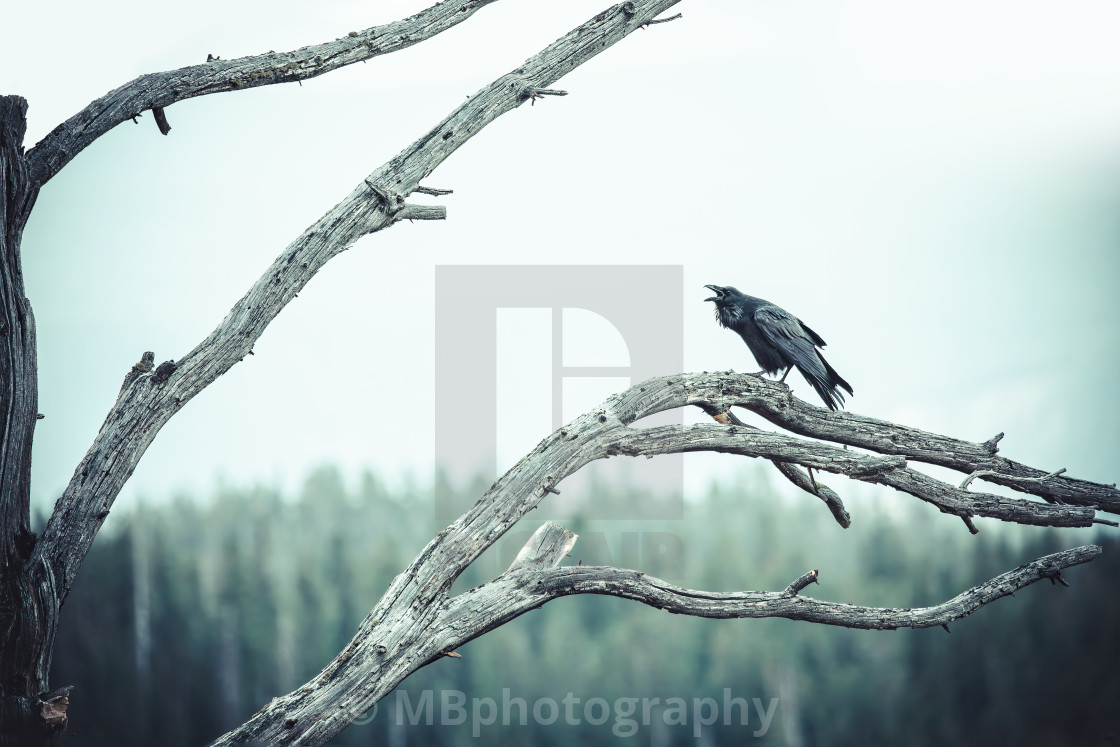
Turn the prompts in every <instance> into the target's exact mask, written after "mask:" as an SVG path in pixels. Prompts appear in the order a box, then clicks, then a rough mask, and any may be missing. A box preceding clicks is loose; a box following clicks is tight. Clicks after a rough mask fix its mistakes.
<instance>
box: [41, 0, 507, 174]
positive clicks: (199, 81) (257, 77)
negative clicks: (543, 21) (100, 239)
mask: <svg viewBox="0 0 1120 747" xmlns="http://www.w3.org/2000/svg"><path fill="white" fill-rule="evenodd" d="M493 2H496V0H443V1H442V2H438V3H436V4H435V5H433V6H431V7H430V8H427V9H425V10H422V11H420V12H419V13H417V14H415V15H413V16H409V17H408V18H403V19H401V20H398V21H393V22H392V23H387V24H384V25H382V26H373V27H371V28H368V29H365V30H363V31H351V32H348V33H347V34H346V35H345V36H343V37H342V38H340V39H335V40H334V41H329V42H324V43H322V44H314V45H311V46H308V47H302V48H300V49H297V50H294V51H291V52H267V53H265V54H259V55H251V56H248V57H240V58H238V59H234V60H222V59H212V58H211V59H208V60H207V61H206V62H200V63H199V64H197V65H190V66H188V67H181V68H179V69H177V70H168V71H166V72H160V73H148V74H146V75H141V76H140V77H139V78H136V79H135V80H132V81H129V82H128V83H125V84H124V85H123V86H120V87H119V88H116V89H114V90H112V91H110V92H109V93H107V94H105V95H104V96H102V97H101V98H99V99H97V100H95V101H92V102H90V104H89V105H88V106H86V107H85V108H84V109H82V110H81V111H80V112H78V113H77V114H75V115H74V116H72V117H70V118H69V119H67V120H66V121H65V122H63V123H61V124H60V125H58V127H56V128H55V129H54V130H52V131H51V132H50V133H49V134H48V135H47V136H46V137H44V138H43V139H42V140H41V141H40V142H39V143H38V144H37V145H35V147H33V148H32V149H31V150H29V151H28V152H27V160H28V163H29V165H30V169H31V176H32V178H33V179H34V181H35V183H36V184H37V185H39V186H42V185H43V184H45V183H46V182H47V181H48V180H49V179H50V178H51V177H53V176H54V175H55V174H57V173H58V172H59V171H60V170H61V169H62V168H63V167H64V166H66V164H68V163H69V162H70V161H71V160H72V159H73V158H74V156H76V155H78V154H79V153H81V152H82V151H83V150H85V148H86V147H88V146H89V145H90V144H91V143H93V142H94V141H95V140H97V138H99V137H101V136H102V135H104V134H105V133H106V132H108V131H109V130H111V129H113V128H114V127H116V126H117V125H119V124H121V123H122V122H126V121H129V120H132V119H134V118H135V117H137V116H138V115H140V114H141V113H142V112H144V111H147V110H151V111H152V113H153V116H155V117H156V120H157V124H159V129H160V132H162V133H163V134H164V135H166V134H168V132H169V131H170V130H171V127H170V125H168V124H167V119H166V116H165V115H164V109H165V108H166V107H168V106H170V105H171V104H173V103H175V102H176V101H183V100H185V99H190V98H194V97H196V96H206V95H209V94H212V93H223V92H227V91H240V90H245V89H249V88H256V87H258V86H267V85H274V84H276V83H295V82H297V81H301V80H307V79H309V78H314V77H316V76H319V75H323V74H324V73H329V72H331V71H332V70H337V69H339V68H341V67H345V66H347V65H353V64H354V63H356V62H365V61H366V60H370V59H373V58H374V57H377V56H379V55H383V54H389V53H391V52H396V51H398V50H401V49H405V48H407V47H411V46H412V45H414V44H418V43H420V42H422V41H424V40H426V39H430V38H432V37H433V36H435V35H436V34H439V33H442V32H443V31H446V30H447V29H449V28H451V27H453V26H455V25H457V24H459V23H462V22H463V21H465V20H467V19H468V18H470V17H471V16H472V15H474V14H475V12H477V11H478V10H479V9H481V8H484V7H485V6H487V5H490V4H491V3H493ZM199 56H200V57H201V55H199Z"/></svg>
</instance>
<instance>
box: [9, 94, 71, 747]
mask: <svg viewBox="0 0 1120 747" xmlns="http://www.w3.org/2000/svg"><path fill="white" fill-rule="evenodd" d="M26 115H27V102H26V101H25V100H24V99H23V98H21V97H19V96H0V307H2V308H0V337H2V340H3V344H2V347H0V398H2V401H0V438H2V448H0V553H2V555H3V560H2V562H3V569H2V576H0V721H3V724H4V727H3V729H2V730H0V740H3V743H5V744H17V743H18V744H45V743H48V742H49V741H50V739H51V737H52V735H53V734H54V733H55V732H56V729H57V728H59V727H61V726H62V725H64V724H65V715H64V714H65V702H64V701H65V694H63V693H54V694H48V693H46V692H45V691H46V690H47V675H48V674H49V670H50V664H51V647H52V645H53V642H54V627H55V622H56V615H57V612H58V606H59V600H58V597H57V595H56V594H55V589H54V579H53V571H52V569H51V568H50V567H48V566H46V565H40V564H35V563H32V562H30V560H31V557H32V551H33V549H34V547H35V535H34V534H33V533H32V532H31V514H30V497H31V441H32V437H33V436H34V432H35V420H36V418H37V415H38V410H37V403H38V382H37V378H36V372H35V317H34V316H33V314H32V313H31V304H30V303H29V302H28V300H27V297H26V296H25V295H24V288H23V270H22V267H21V264H20V243H21V242H22V240H23V229H24V227H25V226H26V225H27V219H28V217H29V216H30V215H31V208H32V206H33V205H34V204H35V197H36V195H37V194H38V192H39V189H38V186H37V185H36V184H35V183H34V181H33V180H32V179H31V173H30V168H29V165H28V162H27V159H26V158H25V156H24V150H23V136H24V133H25V132H26V129H27V119H26ZM60 709H61V714H63V715H61V716H59V715H58V713H59V710H60Z"/></svg>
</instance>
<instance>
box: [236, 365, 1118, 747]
mask: <svg viewBox="0 0 1120 747" xmlns="http://www.w3.org/2000/svg"><path fill="white" fill-rule="evenodd" d="M758 381H759V379H757V377H754V376H749V375H747V376H744V375H740V374H731V373H727V374H682V375H680V376H671V377H662V378H656V379H650V380H649V381H646V382H643V383H642V384H639V385H637V386H633V387H631V388H630V389H628V390H626V391H624V392H621V393H620V394H616V395H614V396H612V397H609V398H608V399H607V400H606V401H605V402H604V403H603V404H602V405H601V406H600V407H598V408H596V409H595V410H592V411H590V412H587V413H584V414H583V415H581V416H580V417H578V418H576V419H575V420H573V421H572V422H571V423H568V424H567V425H565V426H564V427H563V428H561V429H559V430H557V431H556V432H555V433H553V434H552V435H550V436H548V437H547V438H545V439H544V440H542V441H541V442H540V443H539V444H538V445H537V446H536V448H535V449H533V451H532V452H531V453H529V454H528V455H526V456H525V457H524V458H523V459H521V461H519V462H518V463H517V465H515V466H514V467H513V468H512V469H510V470H509V471H508V472H507V473H506V474H505V475H503V476H502V477H501V478H500V479H499V480H498V481H497V482H495V483H494V484H493V485H492V486H491V487H490V489H489V490H487V491H486V493H485V494H484V495H483V496H482V498H481V499H480V500H479V501H478V502H477V503H475V505H474V506H473V507H471V509H470V510H468V511H467V512H466V513H465V514H463V515H462V516H460V517H459V518H458V519H457V520H456V521H455V523H453V524H452V525H451V526H449V527H447V528H446V529H444V530H443V531H442V532H440V533H439V534H438V535H437V536H436V537H435V538H433V539H432V541H431V542H429V543H428V545H427V546H426V547H425V548H424V549H423V551H422V552H421V553H420V554H419V555H418V556H417V557H416V558H415V559H414V560H413V561H412V563H411V564H409V566H408V568H407V569H405V571H404V572H403V573H402V574H401V575H399V576H397V578H396V579H395V580H394V581H393V583H392V585H391V586H390V588H389V590H388V591H387V592H386V593H385V595H384V596H383V597H382V598H381V600H380V601H379V602H378V603H377V605H376V606H375V607H374V608H373V610H372V611H371V612H370V614H369V615H368V616H367V617H366V619H365V620H364V621H363V622H362V624H361V626H359V628H358V631H357V633H356V635H355V636H354V638H353V640H351V642H350V644H349V645H348V646H347V647H346V649H345V650H344V651H343V652H342V653H341V654H339V656H338V657H336V658H335V660H334V661H332V662H331V663H330V664H328V665H327V667H326V668H324V669H323V671H322V672H321V673H320V674H319V675H318V676H317V677H316V678H315V679H313V680H312V681H310V682H308V683H307V684H305V685H304V686H303V687H301V688H300V689H298V690H296V691H294V692H292V693H289V694H288V695H285V696H283V697H280V698H277V699H275V700H273V701H272V702H271V703H269V704H268V705H266V706H265V707H264V708H262V709H261V710H260V711H259V712H258V713H257V714H256V715H255V716H254V717H253V719H252V720H250V721H249V722H248V723H246V724H245V725H244V726H242V727H240V728H239V729H237V730H236V731H234V732H230V733H229V734H226V735H224V736H223V737H222V738H221V739H219V740H218V742H216V744H236V743H239V742H243V741H250V740H263V741H269V742H272V741H279V742H280V743H285V744H288V743H293V744H294V743H299V744H303V743H316V742H318V741H321V740H322V739H325V738H328V737H329V736H331V735H333V734H335V733H337V732H338V731H339V730H341V729H342V728H344V727H345V726H346V724H348V723H350V722H351V721H353V719H355V718H356V717H357V716H358V715H360V714H361V713H363V712H365V711H366V710H367V709H369V708H370V707H371V706H372V705H373V704H374V703H376V702H377V701H378V700H379V699H380V698H382V697H384V696H385V695H386V694H387V693H389V692H390V691H391V690H392V689H393V688H394V687H396V686H397V685H398V684H399V683H400V682H401V681H402V680H403V679H404V678H406V677H407V676H408V675H410V674H411V673H412V672H414V671H415V670H416V669H418V668H419V667H421V666H424V665H425V664H427V663H430V662H432V661H435V660H437V659H440V658H442V657H444V656H446V655H447V652H449V651H452V650H453V649H454V648H455V647H457V646H459V645H462V644H463V643H465V642H466V641H469V640H471V639H472V638H474V637H477V636H478V635H482V634H483V633H485V632H487V631H488V630H492V629H494V628H496V627H498V626H500V625H501V624H503V623H504V622H508V621H509V620H511V619H513V618H514V617H516V616H518V615H520V614H523V613H524V612H527V611H528V610H530V609H533V608H535V607H538V606H540V605H541V604H543V603H545V602H547V601H548V600H550V599H553V598H556V597H558V596H564V595H567V594H586V593H594V594H611V595H614V596H621V597H627V598H632V599H637V600H639V601H643V602H645V603H647V604H653V605H654V606H659V607H662V608H665V609H670V610H673V611H676V612H680V613H682V614H691V615H700V616H707V617H791V618H795V619H804V620H811V621H814V622H825V623H828V624H833V625H847V626H850V627H866V628H896V627H905V626H910V627H924V626H928V625H940V624H945V623H947V622H949V621H951V620H954V619H957V618H959V617H962V616H964V615H966V614H969V613H970V612H972V611H973V610H975V609H976V608H977V607H979V606H980V605H982V604H986V603H987V602H989V601H991V600H993V599H996V598H998V597H1000V596H1003V595H1005V594H1007V593H1010V591H1013V590H1014V589H1016V588H1020V587H1021V586H1024V585H1026V584H1028V583H1031V582H1033V581H1036V580H1038V579H1039V578H1058V576H1059V575H1060V574H1059V571H1060V570H1061V568H1064V567H1067V566H1069V565H1076V564H1078V563H1083V562H1086V561H1087V560H1090V559H1091V558H1092V557H1095V556H1096V554H1097V553H1099V552H1100V549H1099V548H1096V547H1093V546H1087V547H1084V548H1078V549H1077V550H1071V551H1067V552H1066V553H1058V554H1056V555H1052V556H1047V557H1046V558H1042V559H1040V560H1038V561H1035V562H1034V563H1032V564H1028V565H1026V566H1023V567H1022V568H1019V569H1017V570H1016V571H1012V572H1011V573H1009V574H1004V575H1003V576H1000V577H998V578H996V579H993V580H992V581H990V582H988V583H987V584H983V585H981V586H978V587H976V588H975V589H972V590H970V591H968V592H966V593H965V594H963V595H960V596H958V597H956V598H955V599H953V600H950V601H949V602H946V603H945V604H943V605H939V606H937V607H931V608H924V609H919V610H896V609H876V608H865V607H855V606H853V605H840V604H834V603H831V602H821V601H818V600H814V599H809V598H805V597H800V596H798V595H797V592H798V591H800V590H801V588H802V587H803V586H804V584H806V583H808V582H809V580H807V579H809V576H808V575H807V576H803V577H802V578H801V579H798V580H797V581H795V582H794V583H793V584H791V585H790V586H789V587H787V589H786V590H784V591H782V592H744V593H739V594H715V593H710V592H699V591H692V590H688V589H681V588H679V587H674V586H671V585H669V584H666V583H665V582H663V581H660V580H658V579H651V578H647V577H644V576H642V575H641V574H639V573H636V572H633V571H620V570H618V569H614V568H605V569H604V568H589V567H583V566H577V567H574V568H572V567H568V568H559V569H553V570H548V568H551V567H552V566H555V565H556V564H557V563H558V562H559V559H560V558H561V557H562V556H563V554H565V553H566V552H567V551H568V549H569V548H570V542H571V541H574V537H573V536H571V535H570V533H569V534H564V530H562V529H561V528H559V527H554V526H552V527H550V526H549V525H546V527H542V530H541V531H539V532H538V534H537V535H534V538H533V539H532V540H530V542H529V543H528V544H527V545H526V548H525V549H524V550H523V552H522V554H521V555H519V556H518V560H517V561H515V562H514V564H513V565H512V566H511V567H510V570H509V571H507V572H506V573H505V574H503V575H502V576H501V577H499V578H498V579H496V580H495V581H493V582H491V583H489V584H485V585H483V586H481V587H478V588H477V589H474V590H472V591H469V592H465V593H464V594H461V595H459V596H457V597H455V598H454V599H452V598H450V596H449V592H450V588H451V585H452V584H453V583H454V581H455V579H456V578H458V577H459V575H460V574H462V572H463V571H464V570H465V569H466V568H467V566H469V565H470V564H471V563H472V562H474V560H476V559H477V558H478V557H479V556H480V555H481V554H482V553H483V552H484V551H485V550H486V549H487V548H489V547H490V546H492V545H493V544H494V543H495V542H496V541H497V540H498V539H499V538H500V537H502V536H503V535H504V534H505V533H506V532H507V531H509V529H510V528H512V527H513V525H514V524H515V523H516V522H517V521H518V520H519V519H521V518H522V517H524V516H525V515H526V514H527V513H528V512H529V511H531V510H532V509H534V508H535V507H536V506H537V505H538V504H539V503H540V502H541V501H542V500H544V498H545V497H546V496H547V495H549V494H550V493H554V492H555V491H556V485H557V483H559V482H560V481H561V480H563V479H564V478H565V477H567V476H569V475H571V474H573V473H575V472H576V471H578V470H579V469H581V468H582V467H583V466H585V465H586V464H588V463H589V462H591V461H593V460H596V459H603V458H607V457H609V456H612V455H616V454H624V453H625V454H643V455H646V454H654V453H669V452H679V451H695V450H710V451H731V452H734V453H741V454H747V455H751V456H759V457H764V458H767V459H771V460H776V461H779V462H782V463H786V464H789V463H794V462H796V463H801V464H806V465H811V466H813V467H816V468H820V469H829V470H833V471H837V472H842V473H845V474H849V475H851V476H853V477H856V478H857V479H872V478H876V479H877V478H884V479H883V481H884V484H892V485H893V486H896V487H898V488H899V489H902V490H908V491H913V492H915V494H917V495H919V496H920V497H922V498H923V499H926V500H931V501H932V502H938V501H940V503H938V505H939V506H941V507H942V510H947V511H949V512H950V513H957V514H960V515H969V514H972V513H976V514H980V515H991V516H996V517H998V518H1001V519H1004V520H1007V521H1023V522H1027V523H1057V524H1067V525H1068V524H1070V523H1075V522H1076V523H1079V524H1081V523H1085V522H1086V521H1091V520H1092V515H1093V512H1092V510H1091V509H1088V508H1086V507H1077V506H1050V505H1047V504H1044V503H1037V502H1031V501H1015V500H1014V499H1004V498H999V497H996V496H984V495H982V494H974V493H969V492H967V491H962V490H960V489H959V488H956V487H954V486H950V485H946V484H943V483H938V482H937V481H934V480H932V478H925V479H928V480H930V481H931V482H932V483H933V484H932V485H927V484H924V483H920V482H918V481H920V480H921V479H922V478H924V477H925V476H924V475H921V474H920V473H913V474H912V475H911V474H910V472H911V471H910V470H907V469H906V468H905V461H906V460H905V458H904V457H902V456H899V455H894V454H891V455H886V456H877V455H868V454H863V453H859V452H856V451H854V450H846V449H841V448H837V447H835V446H831V445H827V444H819V443H812V442H807V441H802V440H801V439H797V438H793V437H790V436H786V435H783V434H772V433H766V432H764V431H761V430H759V429H754V428H751V429H744V428H736V427H735V426H711V425H695V426H687V427H681V426H670V427H656V428H647V429H639V428H633V427H631V425H632V424H633V423H634V422H635V421H637V420H639V419H640V418H643V417H645V416H647V415H651V414H653V413H655V412H660V411H662V410H664V409H667V408H668V407H669V406H673V405H672V404H670V403H676V405H677V406H685V405H694V404H698V403H700V402H705V403H707V404H709V405H712V404H716V405H718V402H717V400H720V401H723V400H726V399H727V398H729V397H732V396H733V395H734V396H738V395H736V394H735V393H737V392H740V391H742V390H744V389H749V388H750V387H751V386H754V385H755V383H756V382H758ZM764 383H768V382H764ZM783 389H784V388H783ZM775 399H776V400H777V401H776V402H772V403H771V404H772V405H773V406H774V407H776V408H781V407H784V406H787V400H791V399H792V398H790V397H789V394H788V390H785V391H783V392H781V393H780V394H779V395H778V396H777V397H776V398H775ZM887 476H893V477H892V478H891V479H892V480H893V481H894V482H893V483H891V482H886V480H885V478H886V477H887ZM916 482H917V483H918V484H915V483H916ZM946 491H947V492H946ZM954 491H955V492H954ZM954 501H956V502H955V503H954ZM1032 512H1036V513H1032ZM1038 517H1043V519H1039V520H1038V521H1036V519H1038ZM1063 517H1064V518H1063ZM542 532H543V534H542ZM810 580H811V579H810Z"/></svg>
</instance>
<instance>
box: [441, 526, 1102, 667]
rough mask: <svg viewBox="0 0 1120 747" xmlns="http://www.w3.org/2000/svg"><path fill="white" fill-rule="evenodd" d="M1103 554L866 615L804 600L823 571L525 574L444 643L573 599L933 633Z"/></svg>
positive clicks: (466, 604) (507, 582)
mask: <svg viewBox="0 0 1120 747" xmlns="http://www.w3.org/2000/svg"><path fill="white" fill-rule="evenodd" d="M1100 554H1101V548H1100V547H1099V546H1098V545H1083V546H1081V547H1075V548H1073V549H1070V550H1063V551H1061V552H1056V553H1053V554H1051V555H1046V556H1044V557H1041V558H1038V559H1037V560H1034V561H1031V562H1030V563H1026V564H1024V565H1021V566H1019V567H1018V568H1016V569H1014V570H1011V571H1008V572H1006V573H1003V574H1000V575H999V576H996V577H995V578H993V579H991V580H989V581H985V582H984V583H982V584H979V585H977V586H974V587H972V588H971V589H968V590H967V591H964V592H962V593H960V594H958V595H957V596H955V597H953V598H952V599H949V600H947V601H945V602H942V603H941V604H938V605H934V606H932V607H916V608H898V607H861V606H857V605H854V604H842V603H837V602H826V601H822V600H819V599H813V598H812V597H805V596H799V595H798V593H797V592H798V591H800V590H801V589H803V588H804V587H805V586H807V585H809V584H810V583H813V582H817V573H816V572H815V571H810V572H809V573H806V574H805V575H804V576H801V577H800V578H799V579H798V580H797V581H795V582H794V583H792V584H790V585H789V586H788V587H786V589H784V590H783V591H739V592H711V591H697V590H694V589H684V588H681V587H679V586H676V585H674V584H670V583H668V582H665V581H662V580H661V579H659V578H655V577H653V576H647V575H645V574H644V573H641V572H639V571H632V570H622V569H620V568H611V567H607V566H587V565H579V566H565V567H563V568H554V569H540V570H518V571H517V572H507V573H504V574H502V575H501V576H499V577H498V578H497V579H495V580H494V581H491V582H490V583H487V584H483V585H482V586H479V587H477V588H475V589H472V590H470V591H468V592H464V593H463V594H460V595H459V596H457V597H455V599H453V600H452V602H451V604H450V605H449V606H448V608H447V611H446V613H445V620H444V622H443V623H442V625H441V626H440V630H446V631H449V632H448V633H447V637H446V638H445V639H444V640H447V639H450V640H451V642H452V645H454V646H461V645H462V644H463V643H466V642H467V641H469V640H472V639H473V638H477V637H478V636H480V635H482V634H484V633H486V632H488V631H490V630H493V629H494V628H496V627H500V626H501V625H503V624H505V623H506V622H509V621H510V620H512V619H514V618H516V617H518V616H520V615H522V614H524V613H526V612H528V611H530V610H533V609H536V608H538V607H540V606H541V605H542V604H545V603H546V602H549V601H551V600H553V599H556V598H558V597H563V596H568V595H571V594H601V595H604V596H613V597H622V598H624V599H633V600H635V601H638V602H641V603H642V604H647V605H649V606H651V607H656V608H658V609H663V610H667V611H669V612H673V613H675V614H679V615H691V616H693V617H713V618H763V617H783V618H786V619H789V620H804V621H807V622H813V623H821V624H824V625H836V626H839V627H844V628H860V629H864V630H897V629H899V628H930V627H936V626H939V625H948V624H949V623H951V622H953V621H954V620H959V619H961V618H962V617H966V616H968V615H970V614H972V613H973V612H975V611H976V610H978V609H980V607H982V606H984V605H985V604H989V603H991V602H994V601H995V600H997V599H999V598H1001V597H1005V596H1007V595H1009V594H1012V593H1013V592H1016V591H1018V590H1019V589H1022V588H1023V587H1025V586H1029V585H1031V584H1033V583H1035V582H1036V581H1039V580H1041V579H1044V578H1045V579H1051V580H1052V581H1053V580H1061V570H1062V569H1064V568H1070V567H1072V566H1075V565H1081V564H1083V563H1088V562H1089V561H1091V560H1093V559H1094V558H1095V557H1097V556H1098V555H1100ZM818 583H819V582H818ZM1066 585H1068V584H1066ZM460 637H462V640H459V638H460Z"/></svg>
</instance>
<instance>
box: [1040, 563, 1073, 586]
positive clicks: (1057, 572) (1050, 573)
mask: <svg viewBox="0 0 1120 747" xmlns="http://www.w3.org/2000/svg"><path fill="white" fill-rule="evenodd" d="M1038 575H1039V576H1041V577H1042V578H1048V579H1050V585H1051V586H1054V585H1056V584H1061V585H1062V586H1066V587H1068V586H1069V582H1068V581H1066V580H1065V578H1064V577H1063V576H1062V569H1061V568H1043V569H1042V570H1041V571H1039V572H1038Z"/></svg>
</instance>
